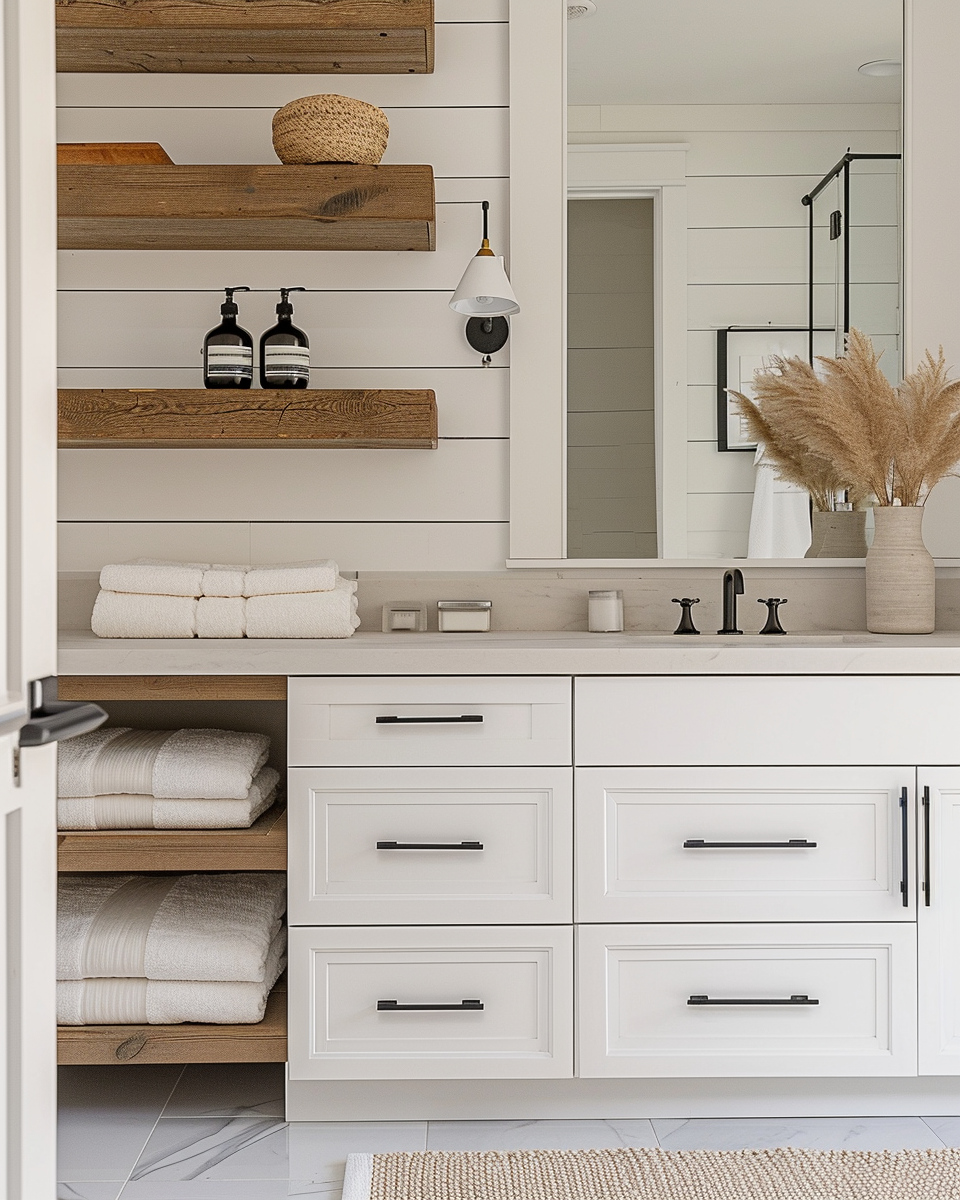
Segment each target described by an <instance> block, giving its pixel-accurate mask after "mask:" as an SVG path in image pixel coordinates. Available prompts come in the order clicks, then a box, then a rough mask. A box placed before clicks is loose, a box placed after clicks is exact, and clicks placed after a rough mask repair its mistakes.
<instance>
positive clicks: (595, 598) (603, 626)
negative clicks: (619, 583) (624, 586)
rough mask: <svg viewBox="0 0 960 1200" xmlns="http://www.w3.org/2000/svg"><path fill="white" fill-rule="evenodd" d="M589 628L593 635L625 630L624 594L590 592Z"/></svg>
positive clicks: (588, 601)
mask: <svg viewBox="0 0 960 1200" xmlns="http://www.w3.org/2000/svg"><path fill="white" fill-rule="evenodd" d="M587 596H588V600H587V603H588V617H587V628H588V629H589V630H590V632H591V633H620V632H622V630H623V592H589V593H588V594H587Z"/></svg>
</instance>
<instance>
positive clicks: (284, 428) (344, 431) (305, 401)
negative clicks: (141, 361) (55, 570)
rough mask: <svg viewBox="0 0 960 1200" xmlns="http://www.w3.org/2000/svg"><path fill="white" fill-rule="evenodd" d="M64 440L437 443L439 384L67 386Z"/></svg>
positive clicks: (421, 446) (295, 445) (425, 446)
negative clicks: (391, 387)
mask: <svg viewBox="0 0 960 1200" xmlns="http://www.w3.org/2000/svg"><path fill="white" fill-rule="evenodd" d="M59 410H60V434H59V437H60V446H61V447H64V448H73V449H104V448H116V449H126V448H132V447H152V448H157V447H169V448H174V447H188V448H189V447H203V448H209V447H210V446H211V445H212V444H215V445H217V446H221V447H224V448H236V447H239V448H241V449H242V448H245V447H249V448H254V447H271V448H274V449H284V448H286V449H304V448H307V449H321V448H322V449H327V448H330V449H358V448H372V449H401V450H408V449H409V450H435V449H436V448H437V401H436V396H435V394H434V393H433V392H432V391H427V390H421V391H387V390H381V391H360V390H351V391H329V390H326V391H321V390H314V389H308V388H304V389H303V390H296V389H289V390H274V389H269V390H267V389H264V390H255V389H253V388H251V389H249V390H244V391H240V390H234V389H223V390H220V389H215V390H214V389H212V390H209V391H204V390H202V389H200V390H186V389H185V390H176V389H144V388H136V389H135V388H130V389H116V388H109V389H108V388H63V389H61V390H60V392H59Z"/></svg>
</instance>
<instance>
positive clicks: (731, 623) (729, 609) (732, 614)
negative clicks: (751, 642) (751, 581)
mask: <svg viewBox="0 0 960 1200" xmlns="http://www.w3.org/2000/svg"><path fill="white" fill-rule="evenodd" d="M742 595H743V572H742V571H741V570H740V568H739V567H734V568H733V570H732V571H724V573H723V628H722V629H718V630H717V633H743V630H742V629H738V628H737V597H738V596H742Z"/></svg>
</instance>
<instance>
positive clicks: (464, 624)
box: [437, 600, 493, 633]
mask: <svg viewBox="0 0 960 1200" xmlns="http://www.w3.org/2000/svg"><path fill="white" fill-rule="evenodd" d="M492 611H493V601H492V600H438V601H437V626H438V628H439V630H440V632H441V633H487V632H488V630H489V629H490V615H491V612H492Z"/></svg>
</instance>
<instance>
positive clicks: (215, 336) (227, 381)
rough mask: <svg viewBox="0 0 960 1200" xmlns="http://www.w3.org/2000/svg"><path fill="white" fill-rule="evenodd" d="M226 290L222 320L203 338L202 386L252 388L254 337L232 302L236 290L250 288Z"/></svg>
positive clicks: (222, 305) (221, 307) (241, 289)
mask: <svg viewBox="0 0 960 1200" xmlns="http://www.w3.org/2000/svg"><path fill="white" fill-rule="evenodd" d="M224 291H225V292H226V294H227V299H226V301H225V302H224V303H223V304H221V305H220V315H221V316H222V317H223V320H222V321H221V322H220V324H219V325H217V326H216V328H214V329H211V330H210V332H209V333H208V334H207V336H206V337H205V338H204V339H203V386H204V387H206V388H248V387H252V386H253V338H252V337H251V336H250V334H249V333H247V331H246V330H245V329H241V328H240V326H239V325H238V324H237V314H238V313H239V312H240V310H239V308H237V306H236V304H234V302H233V293H234V292H249V291H250V289H249V288H248V287H228V288H224Z"/></svg>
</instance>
